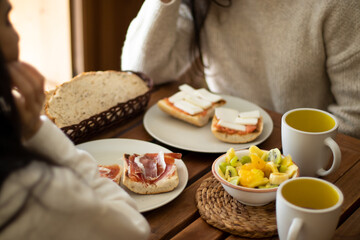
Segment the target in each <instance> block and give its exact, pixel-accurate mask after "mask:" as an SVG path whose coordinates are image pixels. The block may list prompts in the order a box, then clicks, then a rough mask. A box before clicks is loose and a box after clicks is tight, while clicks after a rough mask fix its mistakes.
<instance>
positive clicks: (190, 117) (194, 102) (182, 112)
mask: <svg viewBox="0 0 360 240" xmlns="http://www.w3.org/2000/svg"><path fill="white" fill-rule="evenodd" d="M179 88H180V91H179V92H177V93H175V94H174V95H172V96H170V97H167V98H163V99H161V100H159V101H158V103H157V105H158V107H159V108H160V109H161V110H162V111H164V112H165V113H167V114H169V115H171V116H172V117H174V118H176V119H180V120H182V121H185V122H188V123H190V124H193V125H195V126H198V127H202V126H205V125H206V124H207V123H208V122H209V120H210V118H211V117H212V116H213V115H214V109H215V108H216V107H220V106H222V105H224V104H225V103H226V101H225V100H224V99H222V98H221V97H220V96H219V95H216V94H213V93H210V92H209V91H207V90H206V89H193V88H192V87H190V86H189V85H187V84H183V85H181V86H180V87H179Z"/></svg>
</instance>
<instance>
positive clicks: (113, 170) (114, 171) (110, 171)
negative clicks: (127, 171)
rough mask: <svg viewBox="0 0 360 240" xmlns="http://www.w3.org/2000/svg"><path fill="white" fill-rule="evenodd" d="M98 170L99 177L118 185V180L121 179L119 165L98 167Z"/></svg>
mask: <svg viewBox="0 0 360 240" xmlns="http://www.w3.org/2000/svg"><path fill="white" fill-rule="evenodd" d="M98 170H99V173H100V176H101V177H105V178H109V179H111V180H113V181H114V182H116V183H117V184H120V178H121V167H120V165H119V164H113V165H101V164H99V165H98Z"/></svg>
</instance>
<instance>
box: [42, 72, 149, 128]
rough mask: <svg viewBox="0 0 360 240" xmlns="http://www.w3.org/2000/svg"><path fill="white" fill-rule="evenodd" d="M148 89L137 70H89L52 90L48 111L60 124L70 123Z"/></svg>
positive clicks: (66, 124) (55, 121)
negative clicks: (135, 71)
mask: <svg viewBox="0 0 360 240" xmlns="http://www.w3.org/2000/svg"><path fill="white" fill-rule="evenodd" d="M147 91H149V87H148V86H147V84H146V83H145V82H144V81H143V80H142V79H141V78H140V77H139V76H138V75H136V74H134V73H130V72H118V71H98V72H86V73H82V74H80V75H78V76H76V77H74V78H73V79H72V80H71V81H69V82H65V83H63V84H62V85H60V86H58V87H57V88H56V89H55V90H54V91H53V92H52V93H51V96H50V97H49V98H48V100H47V102H46V104H45V114H46V115H47V116H48V117H49V118H50V119H51V120H52V121H53V122H54V123H55V124H56V125H57V126H58V127H60V128H62V127H66V126H71V125H73V124H78V123H80V122H81V121H82V120H85V119H88V118H90V117H91V116H94V115H96V114H99V113H101V112H103V111H106V110H108V109H110V108H111V107H114V106H116V105H117V104H119V103H122V102H126V101H128V100H130V99H133V98H136V97H137V96H140V95H142V94H145V93H146V92H147Z"/></svg>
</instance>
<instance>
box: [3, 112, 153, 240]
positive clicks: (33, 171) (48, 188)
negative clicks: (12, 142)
mask: <svg viewBox="0 0 360 240" xmlns="http://www.w3.org/2000/svg"><path fill="white" fill-rule="evenodd" d="M42 120H43V124H42V127H41V128H40V130H39V131H38V132H37V133H36V135H35V136H34V137H33V138H31V139H30V140H29V141H28V142H27V143H26V146H27V147H28V148H29V149H31V150H33V151H35V152H37V153H39V154H42V155H44V156H46V157H47V158H48V159H49V160H52V161H54V162H55V163H56V164H57V165H58V166H52V167H49V166H48V165H46V164H44V163H41V162H33V163H31V164H30V165H28V166H27V167H26V168H24V169H22V170H19V171H16V172H14V173H13V174H12V175H10V176H9V178H8V179H7V180H6V181H5V183H4V185H3V187H2V189H1V194H0V224H2V223H4V222H5V221H6V220H7V219H9V217H10V216H12V215H13V214H14V213H15V212H16V211H17V210H18V209H19V207H20V206H21V205H22V204H23V202H24V199H25V197H26V196H27V193H28V190H29V189H30V188H31V187H33V186H35V187H34V188H33V192H32V196H31V197H30V200H29V201H28V204H27V206H26V208H25V210H24V211H23V213H22V214H21V215H20V217H19V218H18V219H17V220H16V221H15V222H13V223H12V224H11V225H9V226H8V227H7V228H6V229H5V230H4V231H3V232H2V233H1V234H0V239H2V240H14V239H27V240H42V239H44V240H45V239H46V240H57V239H59V240H65V239H66V240H72V239H74V240H80V239H86V240H100V239H106V240H110V239H114V240H115V239H116V240H118V239H134V240H139V239H147V238H148V236H149V233H150V227H149V224H148V223H147V221H146V219H145V218H144V217H143V216H142V214H141V213H139V212H138V211H137V207H136V203H135V201H134V200H133V199H132V198H131V197H130V196H129V195H128V194H127V192H125V190H123V189H121V188H120V187H119V186H118V185H117V184H116V183H114V182H113V181H111V180H110V179H106V178H103V177H100V175H99V172H98V169H97V164H96V163H95V161H94V159H93V158H92V157H91V156H90V155H89V154H88V153H87V152H85V151H82V150H78V149H77V148H75V146H74V145H73V143H72V142H71V141H70V140H69V139H68V138H67V137H66V136H65V135H64V134H63V132H62V131H61V130H60V129H59V128H57V127H56V126H55V125H54V124H53V123H52V122H51V121H50V120H49V119H48V118H47V117H45V116H43V117H42Z"/></svg>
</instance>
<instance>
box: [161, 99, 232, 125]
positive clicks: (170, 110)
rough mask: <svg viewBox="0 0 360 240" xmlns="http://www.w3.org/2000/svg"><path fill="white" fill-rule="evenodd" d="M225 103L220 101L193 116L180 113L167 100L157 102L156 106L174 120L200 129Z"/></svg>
mask: <svg viewBox="0 0 360 240" xmlns="http://www.w3.org/2000/svg"><path fill="white" fill-rule="evenodd" d="M225 103H226V102H225V100H221V101H219V102H216V103H213V105H212V106H211V107H210V108H208V109H206V110H204V112H201V113H198V114H195V115H190V114H187V113H185V112H184V111H181V110H180V109H177V108H176V107H175V106H174V105H172V104H171V103H170V102H169V101H168V99H167V98H165V99H161V100H160V101H158V103H157V105H158V107H159V108H160V109H161V110H163V111H164V112H166V113H167V114H169V115H171V116H173V117H174V118H177V119H180V120H183V121H185V122H188V123H191V124H193V125H195V126H198V127H202V126H205V125H206V124H207V123H208V122H209V119H210V118H211V117H212V116H213V115H214V112H215V108H216V107H220V106H222V105H224V104H225Z"/></svg>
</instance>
